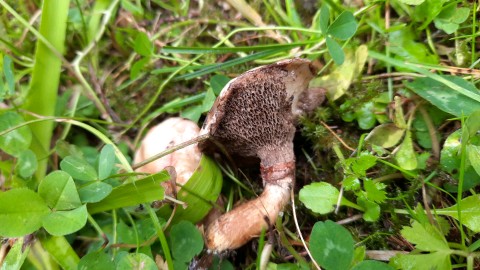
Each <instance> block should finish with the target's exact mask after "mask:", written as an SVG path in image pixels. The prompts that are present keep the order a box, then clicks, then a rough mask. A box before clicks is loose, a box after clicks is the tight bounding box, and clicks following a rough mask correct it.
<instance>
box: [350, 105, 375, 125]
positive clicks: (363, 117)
mask: <svg viewBox="0 0 480 270" xmlns="http://www.w3.org/2000/svg"><path fill="white" fill-rule="evenodd" d="M373 109H374V108H373V102H371V101H369V102H366V103H363V104H361V106H360V108H358V109H357V110H355V118H356V119H357V122H358V126H359V127H360V128H361V129H371V128H372V127H373V126H375V123H376V122H377V118H376V117H375V112H374V111H373Z"/></svg>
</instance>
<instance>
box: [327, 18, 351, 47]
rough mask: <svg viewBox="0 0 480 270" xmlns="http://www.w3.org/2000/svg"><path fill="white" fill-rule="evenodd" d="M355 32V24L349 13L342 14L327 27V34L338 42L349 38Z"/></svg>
mask: <svg viewBox="0 0 480 270" xmlns="http://www.w3.org/2000/svg"><path fill="white" fill-rule="evenodd" d="M355 31H357V22H356V21H355V17H354V16H353V13H351V12H350V11H344V12H342V13H341V14H340V15H339V16H338V17H337V18H336V19H335V21H333V23H332V24H331V25H330V26H329V27H328V29H327V33H328V34H329V35H332V36H333V37H335V38H338V39H340V40H346V39H349V38H351V37H352V36H353V35H354V34H355Z"/></svg>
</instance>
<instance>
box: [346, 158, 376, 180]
mask: <svg viewBox="0 0 480 270" xmlns="http://www.w3.org/2000/svg"><path fill="white" fill-rule="evenodd" d="M353 160H354V161H353V162H352V170H353V172H354V173H355V174H356V175H358V176H366V174H367V170H368V169H370V168H371V167H373V166H375V164H376V163H377V158H376V157H374V156H373V155H370V154H367V155H361V156H359V157H357V158H353Z"/></svg>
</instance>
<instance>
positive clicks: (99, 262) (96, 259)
mask: <svg viewBox="0 0 480 270" xmlns="http://www.w3.org/2000/svg"><path fill="white" fill-rule="evenodd" d="M77 269H78V270H90V269H102V270H115V263H114V262H113V261H112V260H111V259H110V256H108V255H107V254H105V253H103V252H101V251H94V252H91V253H88V254H87V255H85V256H83V257H82V259H80V262H79V263H78V268H77Z"/></svg>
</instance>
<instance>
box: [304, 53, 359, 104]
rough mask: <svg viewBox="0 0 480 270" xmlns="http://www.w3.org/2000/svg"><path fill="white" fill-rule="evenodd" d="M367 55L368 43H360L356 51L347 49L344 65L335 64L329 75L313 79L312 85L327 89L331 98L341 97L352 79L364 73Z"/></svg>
mask: <svg viewBox="0 0 480 270" xmlns="http://www.w3.org/2000/svg"><path fill="white" fill-rule="evenodd" d="M367 56H368V48H367V46H366V45H360V46H359V47H358V48H357V49H356V50H355V52H353V51H352V50H347V51H346V53H345V60H344V62H343V65H340V66H335V67H334V70H333V71H332V72H331V73H330V74H328V75H325V76H322V77H318V78H315V79H313V80H312V81H311V82H310V86H311V87H322V88H325V89H327V95H328V99H329V100H336V99H338V98H340V97H341V96H343V95H344V94H345V93H346V92H347V90H348V89H349V87H350V85H351V83H352V81H353V80H354V79H356V78H357V77H358V76H359V75H361V74H362V70H363V67H364V66H365V63H366V61H367Z"/></svg>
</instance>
